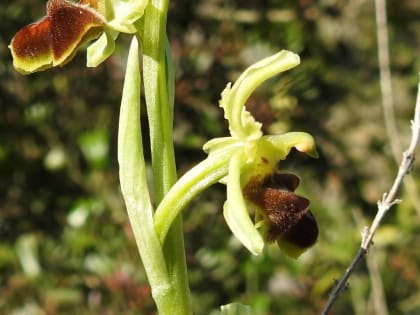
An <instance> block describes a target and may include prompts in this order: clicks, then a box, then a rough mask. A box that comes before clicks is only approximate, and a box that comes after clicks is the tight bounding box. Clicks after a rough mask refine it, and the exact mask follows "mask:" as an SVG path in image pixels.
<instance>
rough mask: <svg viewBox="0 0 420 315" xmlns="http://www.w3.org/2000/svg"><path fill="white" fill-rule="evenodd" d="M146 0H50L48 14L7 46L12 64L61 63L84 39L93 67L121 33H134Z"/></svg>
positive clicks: (23, 69) (31, 68)
mask: <svg viewBox="0 0 420 315" xmlns="http://www.w3.org/2000/svg"><path fill="white" fill-rule="evenodd" d="M147 4H148V1H147V0H143V1H138V0H112V1H111V0H81V1H80V2H79V3H76V2H72V1H70V0H49V1H48V2H47V5H46V9H47V14H46V16H45V17H43V18H42V19H41V20H39V21H38V22H35V23H32V24H30V25H28V26H25V27H23V28H22V29H20V30H19V31H18V32H17V33H16V35H15V36H14V38H13V39H12V41H11V43H10V45H9V48H10V50H11V52H12V56H13V65H14V67H15V68H16V70H18V71H19V72H20V73H22V74H30V73H33V72H36V71H41V70H45V69H48V68H51V67H55V66H63V65H65V64H66V63H68V62H69V61H70V60H71V59H72V58H73V57H74V55H75V54H76V52H77V50H78V49H79V48H80V47H81V46H82V45H84V44H85V43H87V42H89V41H92V40H94V39H96V41H94V42H93V43H91V44H90V46H89V47H88V48H87V65H88V66H89V67H95V66H97V65H99V64H100V63H101V62H103V61H104V60H105V59H106V58H108V57H109V56H110V55H111V54H112V53H113V51H114V48H115V43H114V41H115V39H116V38H117V36H118V34H119V33H120V32H121V33H129V34H133V33H136V32H137V31H138V30H137V27H136V25H135V22H136V21H138V20H139V19H140V18H141V17H142V16H143V13H144V10H145V8H146V6H147Z"/></svg>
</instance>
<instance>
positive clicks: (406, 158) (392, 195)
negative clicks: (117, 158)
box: [321, 83, 420, 315]
mask: <svg viewBox="0 0 420 315" xmlns="http://www.w3.org/2000/svg"><path fill="white" fill-rule="evenodd" d="M419 138H420V83H419V85H418V90H417V100H416V106H415V112H414V119H413V120H412V121H411V141H410V145H409V147H408V149H407V150H406V151H405V152H404V153H403V159H402V161H401V164H400V167H399V169H398V174H397V176H396V178H395V180H394V183H393V184H392V187H391V189H390V190H389V192H388V193H385V194H384V195H383V197H382V200H380V201H378V211H377V213H376V216H375V218H374V219H373V222H372V224H371V226H370V227H365V228H364V230H363V233H362V243H361V245H360V248H359V250H358V252H357V254H356V256H355V257H354V258H353V261H352V262H351V264H350V265H349V267H348V268H347V270H346V272H345V273H344V275H343V277H342V278H341V279H340V280H339V281H338V282H337V283H336V285H335V286H334V287H333V289H332V291H331V293H330V296H329V299H328V302H327V304H326V305H325V307H324V309H323V311H322V313H321V314H322V315H327V314H328V312H329V310H330V309H331V307H332V305H333V303H334V302H335V301H336V300H337V298H338V296H339V294H340V293H341V292H342V291H343V289H344V288H345V287H346V284H347V280H348V279H349V277H350V276H351V274H352V273H353V271H354V269H355V268H356V266H357V265H358V263H359V262H360V261H361V260H362V258H364V257H365V255H366V253H367V251H368V249H369V248H370V246H371V245H372V244H373V242H372V240H373V237H374V235H375V232H376V230H377V229H378V227H379V225H380V224H381V221H382V219H383V218H384V216H385V215H386V213H387V212H388V210H389V209H390V208H391V207H392V206H393V205H395V204H397V203H399V202H400V201H401V200H400V199H398V198H397V193H398V190H399V188H400V186H401V184H402V181H403V178H404V176H405V175H407V174H408V173H409V172H410V170H411V167H412V165H413V163H414V156H415V150H416V147H417V145H418V143H419Z"/></svg>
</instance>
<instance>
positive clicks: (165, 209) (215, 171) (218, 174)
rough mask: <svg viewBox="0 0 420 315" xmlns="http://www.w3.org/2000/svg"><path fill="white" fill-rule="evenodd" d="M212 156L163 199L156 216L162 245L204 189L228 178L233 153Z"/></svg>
mask: <svg viewBox="0 0 420 315" xmlns="http://www.w3.org/2000/svg"><path fill="white" fill-rule="evenodd" d="M236 149H237V148H231V149H229V150H224V152H223V153H220V154H213V155H210V156H209V157H208V158H207V159H205V160H204V161H202V162H201V163H199V164H198V165H196V166H195V167H193V168H192V169H191V170H189V171H188V172H187V173H185V174H184V176H182V177H181V178H180V179H179V180H178V181H177V182H176V184H175V185H174V186H173V187H172V188H171V190H170V191H169V192H168V193H167V194H166V196H165V197H164V198H163V200H162V202H161V203H160V204H159V207H158V208H157V209H156V212H155V215H154V222H155V230H156V233H157V234H158V237H159V240H160V242H161V243H163V242H164V241H165V237H166V235H167V232H168V230H169V228H170V226H171V225H172V222H173V221H174V219H175V218H176V216H177V215H178V214H179V213H180V212H181V211H182V210H183V209H184V208H185V207H186V205H188V203H189V202H190V201H191V199H193V198H194V197H195V196H197V195H198V194H199V193H200V192H202V191H203V190H204V189H206V188H208V187H209V186H211V185H213V184H214V183H216V182H218V181H219V180H220V179H221V178H223V177H224V176H226V174H227V171H228V166H229V160H230V158H231V156H232V152H233V151H234V150H236Z"/></svg>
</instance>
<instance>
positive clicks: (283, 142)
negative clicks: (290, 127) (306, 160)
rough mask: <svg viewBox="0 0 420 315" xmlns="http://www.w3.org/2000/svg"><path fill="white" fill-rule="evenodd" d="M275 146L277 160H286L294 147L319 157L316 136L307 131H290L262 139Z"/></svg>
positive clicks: (311, 155)
mask: <svg viewBox="0 0 420 315" xmlns="http://www.w3.org/2000/svg"><path fill="white" fill-rule="evenodd" d="M262 140H263V141H264V142H266V143H267V144H270V145H271V146H272V148H274V150H275V152H274V154H276V155H277V160H284V159H285V158H286V157H287V155H288V154H289V152H290V150H291V149H292V148H296V150H298V151H300V152H302V153H306V154H307V155H309V156H310V157H313V158H317V157H318V153H317V151H316V145H315V140H314V138H313V137H312V136H311V135H310V134H309V133H306V132H288V133H285V134H281V135H269V136H264V137H263V139H262Z"/></svg>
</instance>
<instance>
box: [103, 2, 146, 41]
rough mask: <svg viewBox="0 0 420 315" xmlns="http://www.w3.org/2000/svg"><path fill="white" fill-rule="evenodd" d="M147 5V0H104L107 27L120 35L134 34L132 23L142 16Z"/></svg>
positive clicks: (134, 29)
mask: <svg viewBox="0 0 420 315" xmlns="http://www.w3.org/2000/svg"><path fill="white" fill-rule="evenodd" d="M148 3H149V1H147V0H105V17H106V20H107V25H108V27H110V28H112V29H114V30H116V31H118V32H121V33H129V34H132V33H135V32H136V31H137V29H136V27H135V26H134V22H136V21H137V20H138V19H140V18H141V17H142V16H143V14H144V10H145V8H146V6H147V4H148Z"/></svg>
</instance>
